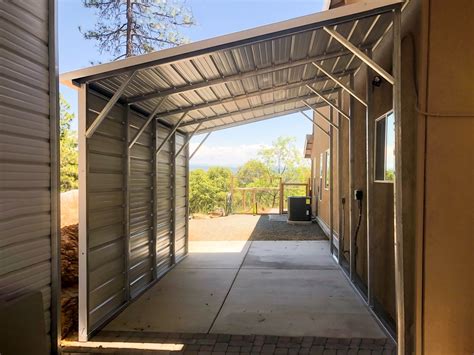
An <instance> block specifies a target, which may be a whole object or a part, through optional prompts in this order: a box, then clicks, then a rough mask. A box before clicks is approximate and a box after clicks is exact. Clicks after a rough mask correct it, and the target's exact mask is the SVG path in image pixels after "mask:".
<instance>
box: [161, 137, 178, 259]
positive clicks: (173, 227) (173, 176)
mask: <svg viewBox="0 0 474 355" xmlns="http://www.w3.org/2000/svg"><path fill="white" fill-rule="evenodd" d="M175 131H176V130H173V131H171V132H172V135H173V138H172V140H171V147H172V148H171V151H170V165H171V189H172V191H171V196H172V197H171V198H172V200H171V209H172V210H171V211H170V212H171V236H170V243H171V246H170V250H171V265H174V264H176V159H175V154H174V153H175V152H176V134H175ZM171 132H170V134H171ZM170 134H168V136H167V137H166V139H165V140H164V141H163V142H162V144H161V146H160V147H162V146H163V145H164V143H165V142H166V141H168V140H169V138H170Z"/></svg>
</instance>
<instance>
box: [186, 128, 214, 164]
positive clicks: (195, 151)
mask: <svg viewBox="0 0 474 355" xmlns="http://www.w3.org/2000/svg"><path fill="white" fill-rule="evenodd" d="M211 133H212V132H209V133H208V134H206V136H205V137H204V139H203V140H202V141H201V143H199V145H198V146H197V147H196V149H194V152H193V153H192V154H191V155H190V156H189V160H191V159H192V158H193V156H194V154H196V153H197V151H198V150H199V148H201V146H202V145H203V144H204V142H205V141H206V140H207V138H209V136H210V135H211Z"/></svg>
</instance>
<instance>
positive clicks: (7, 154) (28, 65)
mask: <svg viewBox="0 0 474 355" xmlns="http://www.w3.org/2000/svg"><path fill="white" fill-rule="evenodd" d="M0 14H1V15H0V38H1V47H2V49H1V51H0V62H1V66H0V301H6V300H12V299H15V298H17V297H19V296H21V295H23V294H25V293H28V292H32V291H41V293H42V295H43V302H44V313H45V322H46V329H47V330H48V332H49V331H50V328H51V282H52V281H51V266H52V264H51V260H52V250H51V238H52V236H51V227H52V226H51V219H52V213H51V194H52V193H51V191H50V189H51V187H52V186H51V168H54V166H52V165H54V162H53V164H52V162H51V144H52V143H51V141H50V130H51V131H55V130H56V126H55V122H53V121H52V120H50V104H49V103H50V87H49V81H50V72H49V70H50V68H49V53H48V50H49V48H48V43H49V36H48V20H49V19H48V16H49V13H48V1H47V0H38V1H34V2H33V1H29V2H25V1H0ZM53 69H54V68H53ZM53 148H54V147H53ZM48 342H49V341H48Z"/></svg>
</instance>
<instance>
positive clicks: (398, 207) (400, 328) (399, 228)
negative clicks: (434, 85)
mask: <svg viewBox="0 0 474 355" xmlns="http://www.w3.org/2000/svg"><path fill="white" fill-rule="evenodd" d="M392 31H393V57H392V72H393V76H394V78H395V80H394V85H393V88H392V90H393V113H394V116H395V181H394V194H393V195H394V196H393V200H394V237H395V238H394V239H395V243H394V252H395V299H396V305H397V307H396V310H397V343H398V354H399V355H403V354H405V350H406V348H405V347H406V344H405V285H404V267H403V217H402V213H403V200H402V191H403V176H402V164H403V163H402V116H401V115H402V109H401V54H402V53H401V9H400V7H398V8H396V9H395V10H394V12H393V28H392Z"/></svg>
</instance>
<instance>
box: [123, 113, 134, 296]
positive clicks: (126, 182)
mask: <svg viewBox="0 0 474 355" xmlns="http://www.w3.org/2000/svg"><path fill="white" fill-rule="evenodd" d="M129 117H130V106H129V105H125V108H124V116H123V121H122V124H123V128H124V136H125V142H124V154H123V164H124V169H125V174H123V218H124V221H125V223H124V236H125V244H124V247H125V294H126V296H127V301H130V299H131V293H130V259H131V253H132V251H131V246H130V181H131V178H130V176H131V164H130V148H129V147H128V142H129V140H130V120H129Z"/></svg>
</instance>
